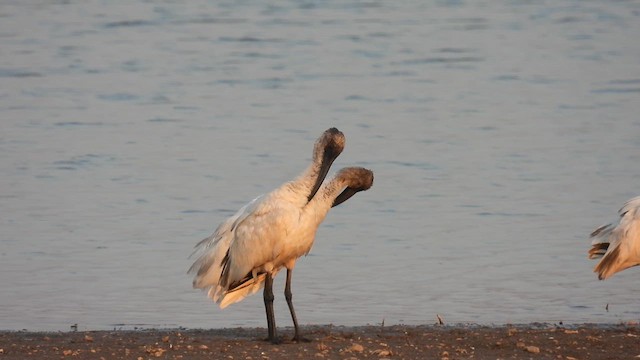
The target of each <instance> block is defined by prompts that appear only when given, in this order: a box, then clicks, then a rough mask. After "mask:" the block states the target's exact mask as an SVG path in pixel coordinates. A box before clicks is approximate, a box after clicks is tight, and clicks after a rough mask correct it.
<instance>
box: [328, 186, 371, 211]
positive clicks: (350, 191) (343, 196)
mask: <svg viewBox="0 0 640 360" xmlns="http://www.w3.org/2000/svg"><path fill="white" fill-rule="evenodd" d="M362 190H365V189H362V188H350V187H348V188H346V189H344V190H343V191H342V192H341V193H340V195H338V197H337V198H336V199H335V200H333V205H331V207H335V206H338V205H340V204H342V203H343V202H345V201H347V200H349V198H350V197H352V196H353V195H355V194H356V193H358V192H360V191H362Z"/></svg>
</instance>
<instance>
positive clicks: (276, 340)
mask: <svg viewBox="0 0 640 360" xmlns="http://www.w3.org/2000/svg"><path fill="white" fill-rule="evenodd" d="M264 341H268V342H270V343H272V344H273V345H278V344H282V338H281V337H277V336H273V337H268V338H266V339H264Z"/></svg>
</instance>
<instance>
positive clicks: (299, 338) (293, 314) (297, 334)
mask: <svg viewBox="0 0 640 360" xmlns="http://www.w3.org/2000/svg"><path fill="white" fill-rule="evenodd" d="M291 275H293V270H292V269H287V282H286V284H285V286H284V297H285V299H287V305H289V311H290V312H291V319H293V327H294V329H295V335H294V336H293V341H298V342H300V341H309V340H308V339H305V338H303V337H302V336H300V329H299V328H298V318H297V317H296V311H295V310H294V309H293V294H292V293H291Z"/></svg>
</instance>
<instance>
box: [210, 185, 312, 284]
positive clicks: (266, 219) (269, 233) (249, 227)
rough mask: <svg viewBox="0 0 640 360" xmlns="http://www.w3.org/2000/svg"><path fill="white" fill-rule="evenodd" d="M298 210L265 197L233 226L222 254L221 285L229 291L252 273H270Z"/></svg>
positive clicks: (296, 219) (294, 221) (296, 218)
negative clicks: (229, 241) (225, 251)
mask: <svg viewBox="0 0 640 360" xmlns="http://www.w3.org/2000/svg"><path fill="white" fill-rule="evenodd" d="M299 216H300V209H298V208H296V207H295V206H293V205H291V203H290V202H287V201H280V200H279V198H277V197H266V198H265V199H264V201H262V202H261V203H260V204H259V206H256V207H255V208H254V211H253V212H251V214H249V215H248V216H246V217H245V218H244V219H243V220H242V221H239V222H238V223H237V225H236V226H235V229H234V232H233V235H234V238H233V241H232V242H231V244H230V246H229V250H228V253H227V255H226V259H225V261H226V264H224V265H223V266H224V267H225V269H224V270H223V274H222V279H221V284H223V285H225V286H226V287H227V289H233V288H234V287H235V286H234V285H238V284H239V283H241V282H242V281H243V280H244V279H245V278H247V276H248V275H249V274H250V273H254V270H257V271H259V272H264V271H273V270H276V269H275V267H277V266H280V265H281V264H274V263H273V261H274V260H275V259H276V258H278V255H279V254H280V253H281V252H282V251H283V250H284V249H283V248H282V247H283V244H285V243H286V240H287V237H288V231H290V229H292V228H294V227H295V223H296V222H297V221H298V220H299Z"/></svg>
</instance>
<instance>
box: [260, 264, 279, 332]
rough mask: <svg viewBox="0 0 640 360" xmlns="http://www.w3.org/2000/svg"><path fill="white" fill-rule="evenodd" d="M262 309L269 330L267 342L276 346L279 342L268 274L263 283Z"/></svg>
mask: <svg viewBox="0 0 640 360" xmlns="http://www.w3.org/2000/svg"><path fill="white" fill-rule="evenodd" d="M263 294H264V307H265V310H266V311H267V327H268V328H269V338H268V339H267V340H269V341H270V342H271V343H273V344H277V343H279V342H280V341H279V340H278V337H277V336H276V318H275V316H274V313H273V299H274V296H273V276H272V275H271V273H270V272H267V276H266V279H265V281H264V293H263Z"/></svg>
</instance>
